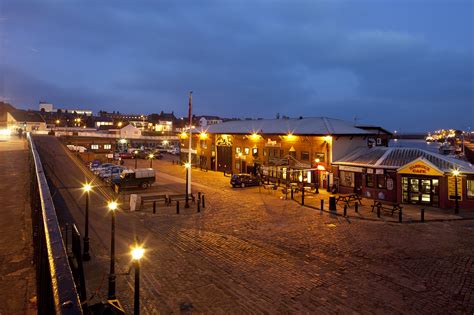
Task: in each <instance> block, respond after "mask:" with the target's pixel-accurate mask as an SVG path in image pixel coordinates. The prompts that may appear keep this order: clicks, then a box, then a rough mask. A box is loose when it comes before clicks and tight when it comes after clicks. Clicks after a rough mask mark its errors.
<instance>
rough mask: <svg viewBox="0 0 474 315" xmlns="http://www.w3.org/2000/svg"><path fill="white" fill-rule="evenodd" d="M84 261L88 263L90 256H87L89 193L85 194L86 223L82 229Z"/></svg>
mask: <svg viewBox="0 0 474 315" xmlns="http://www.w3.org/2000/svg"><path fill="white" fill-rule="evenodd" d="M82 259H84V261H89V260H90V259H91V256H90V255H89V192H88V191H87V192H86V222H85V228H84V252H83V254H82Z"/></svg>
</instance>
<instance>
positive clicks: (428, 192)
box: [402, 176, 439, 206]
mask: <svg viewBox="0 0 474 315" xmlns="http://www.w3.org/2000/svg"><path fill="white" fill-rule="evenodd" d="M402 199H403V202H404V203H411V204H418V205H430V206H438V203H439V179H437V178H426V177H405V176H404V177H402Z"/></svg>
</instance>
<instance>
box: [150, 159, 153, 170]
mask: <svg viewBox="0 0 474 315" xmlns="http://www.w3.org/2000/svg"><path fill="white" fill-rule="evenodd" d="M150 168H153V158H152V157H151V158H150Z"/></svg>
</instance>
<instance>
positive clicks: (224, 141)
mask: <svg viewBox="0 0 474 315" xmlns="http://www.w3.org/2000/svg"><path fill="white" fill-rule="evenodd" d="M216 145H220V146H229V147H230V146H232V138H231V137H230V136H228V135H220V136H219V137H218V138H217V141H216Z"/></svg>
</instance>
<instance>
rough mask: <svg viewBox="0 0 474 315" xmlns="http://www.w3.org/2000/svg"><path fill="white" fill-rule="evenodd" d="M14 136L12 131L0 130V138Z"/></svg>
mask: <svg viewBox="0 0 474 315" xmlns="http://www.w3.org/2000/svg"><path fill="white" fill-rule="evenodd" d="M11 134H12V131H11V130H10V129H0V136H9V135H11Z"/></svg>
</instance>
